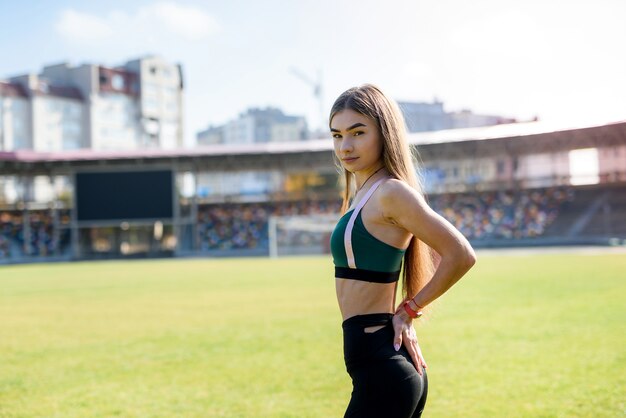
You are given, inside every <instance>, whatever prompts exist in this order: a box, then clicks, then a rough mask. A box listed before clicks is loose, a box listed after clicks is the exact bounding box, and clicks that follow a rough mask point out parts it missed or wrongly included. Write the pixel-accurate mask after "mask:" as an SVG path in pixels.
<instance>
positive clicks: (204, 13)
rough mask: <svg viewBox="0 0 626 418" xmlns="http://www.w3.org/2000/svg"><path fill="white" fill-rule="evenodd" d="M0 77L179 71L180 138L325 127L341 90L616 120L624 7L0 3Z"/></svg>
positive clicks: (509, 112)
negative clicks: (152, 67)
mask: <svg viewBox="0 0 626 418" xmlns="http://www.w3.org/2000/svg"><path fill="white" fill-rule="evenodd" d="M0 19H1V22H2V24H1V25H0V78H6V77H8V76H11V75H16V74H23V73H27V72H39V71H40V70H41V68H42V67H43V66H44V65H47V64H54V63H58V62H62V61H68V62H70V63H71V64H74V65H78V64H80V63H83V62H93V63H101V64H104V65H109V66H113V65H117V64H121V63H123V62H125V61H127V60H129V59H132V58H135V57H137V56H143V55H148V54H158V55H161V56H163V57H164V58H166V59H168V60H170V61H174V62H180V63H182V65H183V67H184V75H185V82H186V91H185V112H186V122H185V130H186V142H187V143H191V139H192V138H193V136H195V133H196V132H197V131H198V130H200V129H203V128H205V127H206V126H208V125H209V124H219V123H223V122H225V121H227V120H229V119H232V118H234V117H236V116H237V115H238V114H239V113H240V112H242V111H244V110H245V109H246V108H248V107H250V106H277V107H280V108H282V109H283V110H285V111H286V112H288V113H290V114H302V115H305V116H306V117H307V119H308V121H309V124H310V125H311V126H316V125H320V124H321V123H322V121H321V119H322V116H320V112H319V106H318V105H317V102H316V100H315V99H314V97H313V95H312V88H311V87H309V86H308V85H307V84H305V83H304V82H302V81H301V80H300V79H298V78H297V77H295V76H294V75H293V74H292V73H291V68H294V67H295V68H297V69H299V70H300V71H301V72H303V73H305V74H308V76H309V77H310V78H312V79H314V78H316V77H317V73H318V71H320V72H321V73H322V80H323V95H324V116H325V114H326V113H327V111H328V109H329V108H330V106H331V104H332V101H333V100H334V98H335V97H336V96H337V95H338V94H339V93H341V92H342V91H343V90H345V89H347V88H349V87H351V86H353V85H358V84H361V83H365V82H371V83H375V84H378V85H379V86H381V87H382V88H383V90H385V91H387V92H388V93H389V94H390V95H391V96H393V97H394V98H396V99H398V100H416V101H431V100H433V98H435V97H437V98H438V99H439V100H441V101H443V102H444V104H445V108H446V110H448V111H455V110H460V109H463V108H469V109H472V110H473V111H475V112H478V113H493V114H501V115H504V116H512V117H517V118H520V119H529V118H532V117H533V116H535V115H538V116H539V117H540V118H541V119H544V120H550V121H556V122H562V123H564V124H570V123H571V124H580V123H587V122H589V123H592V122H595V121H616V120H623V119H626V77H625V76H624V74H626V48H624V41H626V25H624V23H623V22H624V21H625V20H626V2H625V1H623V0H569V1H564V0H525V1H519V0H474V1H471V2H470V1H466V0H437V1H432V0H430V1H422V0H387V1H384V2H383V1H379V0H358V1H357V0H336V1H331V0H302V1H292V2H290V1H275V0H259V1H253V0H248V1H244V0H232V1H199V0H190V1H178V2H173V1H168V0H163V1H148V0H141V1H118V0H110V1H108V2H83V1H54V0H50V1H21V2H17V1H10V0H0Z"/></svg>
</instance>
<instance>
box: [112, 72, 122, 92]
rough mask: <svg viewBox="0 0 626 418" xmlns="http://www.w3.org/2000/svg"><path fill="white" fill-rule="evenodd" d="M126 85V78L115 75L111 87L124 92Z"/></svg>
mask: <svg viewBox="0 0 626 418" xmlns="http://www.w3.org/2000/svg"><path fill="white" fill-rule="evenodd" d="M124 84H125V83H124V77H122V76H121V75H120V74H115V75H114V76H113V78H112V79H111V85H112V86H113V88H114V89H115V90H123V89H124Z"/></svg>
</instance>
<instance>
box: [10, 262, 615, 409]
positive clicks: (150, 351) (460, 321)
mask: <svg viewBox="0 0 626 418" xmlns="http://www.w3.org/2000/svg"><path fill="white" fill-rule="evenodd" d="M332 276H333V274H332V265H331V261H330V259H328V258H322V257H305V258H285V259H279V260H269V259H220V260H197V259H194V260H165V261H134V262H94V263H74V264H41V265H22V266H4V267H0V417H2V418H9V417H10V418H15V417H49V418H52V417H55V418H56V417H59V418H61V417H62V418H71V417H80V418H84V417H229V418H230V417H263V418H265V417H341V416H343V411H344V409H345V406H346V404H347V401H348V398H349V395H350V389H351V386H350V380H349V378H348V375H347V374H346V372H345V369H344V365H343V358H342V351H341V350H342V342H341V318H340V315H339V312H338V308H337V306H336V301H335V295H334V280H333V278H332ZM435 305H436V306H435V307H434V309H433V310H432V312H431V314H430V315H429V316H428V318H426V320H425V321H423V322H422V323H420V325H419V326H418V328H417V331H418V335H419V337H420V341H421V346H422V349H423V351H424V355H425V357H426V360H427V362H428V364H429V379H430V392H429V400H428V403H427V406H426V412H425V414H424V416H425V417H429V418H439V417H464V418H468V417H470V418H471V417H480V418H484V417H507V418H509V417H533V418H536V417H568V418H569V417H624V416H626V389H625V388H626V355H625V350H626V337H625V335H626V327H625V324H626V255H624V254H615V255H581V254H562V255H551V254H544V255H533V256H510V255H508V256H507V255H484V256H480V257H479V261H478V264H477V265H476V267H475V268H474V269H473V270H472V271H471V272H470V274H469V275H468V276H467V277H465V278H464V279H462V280H461V281H460V282H459V283H458V284H457V285H456V286H455V287H453V288H452V289H451V290H450V292H448V293H447V294H446V295H444V296H443V297H442V298H441V299H440V300H439V301H438V302H437V303H436V304H435ZM381 418H384V417H381Z"/></svg>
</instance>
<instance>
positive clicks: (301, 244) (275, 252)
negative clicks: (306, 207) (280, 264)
mask: <svg viewBox="0 0 626 418" xmlns="http://www.w3.org/2000/svg"><path fill="white" fill-rule="evenodd" d="M339 216H340V215H337V214H334V215H298V216H272V217H271V218H270V219H269V225H268V228H269V230H268V238H269V247H270V248H269V250H270V256H271V257H280V256H284V255H304V254H327V253H329V252H330V234H331V233H332V231H333V228H334V227H335V224H336V223H337V220H338V219H339Z"/></svg>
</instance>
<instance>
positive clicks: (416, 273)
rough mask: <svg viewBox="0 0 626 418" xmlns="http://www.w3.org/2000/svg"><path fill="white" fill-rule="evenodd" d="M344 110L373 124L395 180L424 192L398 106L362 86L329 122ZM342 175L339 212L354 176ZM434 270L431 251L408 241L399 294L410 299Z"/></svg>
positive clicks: (338, 103)
mask: <svg viewBox="0 0 626 418" xmlns="http://www.w3.org/2000/svg"><path fill="white" fill-rule="evenodd" d="M345 109H350V110H353V111H355V112H357V113H360V114H362V115H364V116H367V117H369V118H371V119H372V120H374V121H375V122H376V125H377V127H378V133H379V135H380V137H381V138H382V141H383V151H382V153H383V155H382V157H383V164H384V166H385V169H386V170H387V172H388V173H389V174H390V175H391V176H392V177H393V178H396V179H398V180H402V181H404V182H406V183H407V184H408V185H409V186H411V187H412V188H414V189H415V190H417V191H418V192H419V193H420V194H423V189H422V185H421V182H420V180H419V177H418V175H417V170H416V166H415V164H414V163H413V160H414V159H417V157H418V156H417V153H416V154H415V155H413V153H412V151H411V148H410V147H409V143H408V141H407V138H406V129H405V125H404V118H403V116H402V113H401V112H400V109H399V108H398V105H397V104H396V102H395V101H394V100H392V99H389V98H388V97H387V96H386V95H385V94H384V93H383V92H382V91H381V90H380V89H379V88H378V87H376V86H374V85H371V84H364V85H362V86H360V87H353V88H351V89H349V90H346V91H345V92H343V93H342V94H341V95H340V96H339V97H338V98H337V100H335V103H334V104H333V107H332V108H331V110H330V117H329V119H328V120H329V123H330V122H332V120H333V117H334V116H335V114H337V112H340V111H342V110H345ZM336 162H337V164H338V167H339V168H340V170H343V172H344V179H345V188H344V193H343V205H342V208H341V210H342V212H344V213H345V211H346V210H347V209H348V207H349V205H350V200H351V198H352V197H353V192H352V190H351V188H352V187H351V185H352V180H353V177H354V175H353V174H352V173H351V172H349V171H348V170H346V169H344V168H342V167H341V165H340V164H339V162H338V161H336ZM433 270H434V266H433V252H432V250H431V249H430V247H428V246H427V245H426V244H425V243H424V242H422V241H421V240H418V239H417V238H415V237H412V238H411V242H410V243H409V247H408V248H407V250H406V253H405V254H404V270H403V274H402V292H403V295H404V296H405V297H413V296H415V294H416V293H417V292H418V291H419V290H420V289H421V288H422V287H424V286H425V285H426V283H427V282H428V280H430V277H431V276H432V273H433Z"/></svg>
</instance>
